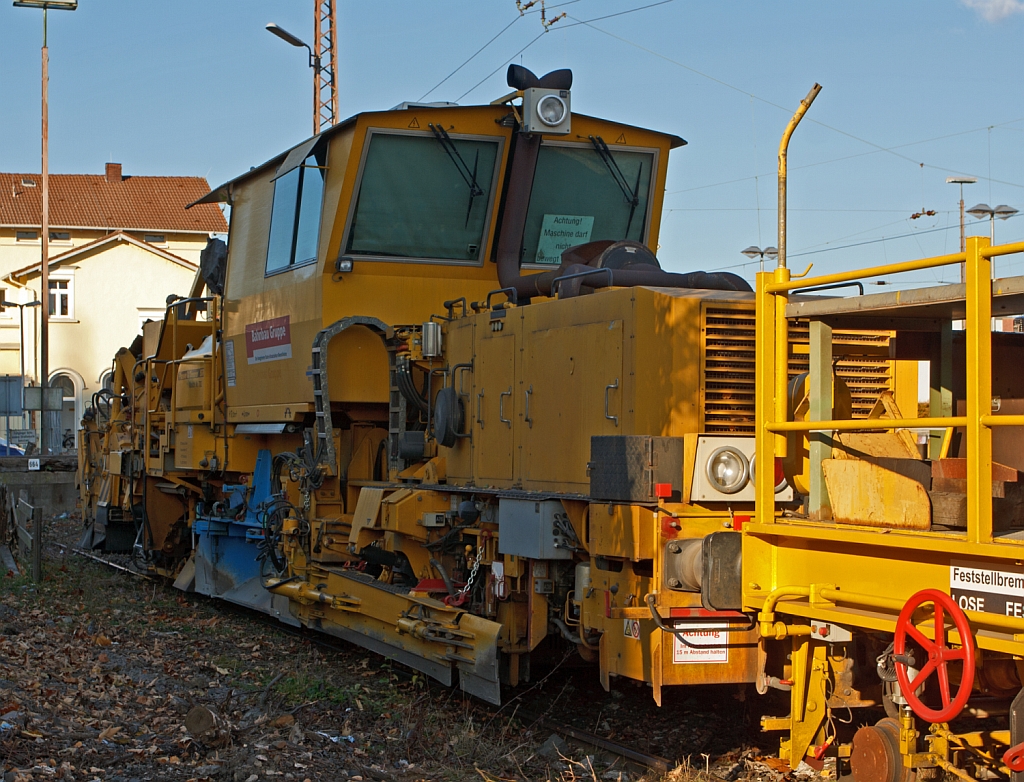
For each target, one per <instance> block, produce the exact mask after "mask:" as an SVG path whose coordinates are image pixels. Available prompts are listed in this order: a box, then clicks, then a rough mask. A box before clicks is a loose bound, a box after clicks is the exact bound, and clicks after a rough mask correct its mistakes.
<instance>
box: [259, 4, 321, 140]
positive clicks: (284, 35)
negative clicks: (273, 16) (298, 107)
mask: <svg viewBox="0 0 1024 782" xmlns="http://www.w3.org/2000/svg"><path fill="white" fill-rule="evenodd" d="M267 32H270V33H273V34H274V35H276V36H277V37H278V38H280V39H281V40H282V41H284V42H285V43H289V44H291V45H292V46H296V47H300V48H301V47H303V46H305V47H306V51H308V52H309V67H310V68H312V69H313V112H314V113H313V135H316V134H317V133H319V132H320V112H319V111H318V109H317V102H318V99H319V95H318V94H317V91H318V90H319V81H318V79H319V77H320V74H322V73H323V72H324V71H325V70H326V69H325V68H324V67H323V66H322V64H321V61H320V55H319V53H317V52H314V51H313V49H312V48H311V47H310V45H309V44H308V43H306V42H305V41H303V40H302V39H301V38H299V37H298V36H297V35H292V34H291V33H290V32H288V31H287V30H285V29H284V28H283V27H281V26H280V25H277V24H275V23H274V22H271V23H270V24H268V25H267ZM331 78H332V79H333V74H332V75H331Z"/></svg>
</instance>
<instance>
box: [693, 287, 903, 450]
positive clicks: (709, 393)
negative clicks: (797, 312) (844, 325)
mask: <svg viewBox="0 0 1024 782" xmlns="http://www.w3.org/2000/svg"><path fill="white" fill-rule="evenodd" d="M789 335H790V355H789V376H790V377H791V378H792V377H795V376H796V375H798V374H800V373H802V372H806V371H807V370H808V365H809V359H808V356H807V354H806V353H795V352H794V351H793V346H794V345H798V344H803V345H806V344H808V327H807V323H806V321H796V322H793V323H791V324H790V330H789ZM704 336H705V339H704V380H705V384H704V405H703V408H704V431H705V432H707V433H709V434H753V433H754V361H755V358H754V341H755V332H754V311H753V309H752V308H741V307H736V308H728V309H727V308H723V307H707V308H705V310H704ZM889 338H890V332H888V331H841V330H838V329H837V330H836V331H835V332H834V333H833V343H834V344H835V345H876V346H879V347H883V346H888V344H889ZM837 373H838V375H839V377H841V378H842V379H843V380H844V381H846V384H847V385H848V386H849V388H850V393H851V394H852V396H853V417H854V418H865V417H866V416H867V414H868V413H869V412H870V411H871V408H872V407H873V406H874V404H875V401H876V400H877V399H878V396H879V394H881V393H882V392H883V391H885V390H887V389H891V388H892V387H893V382H892V375H893V371H892V363H891V362H890V361H889V360H887V359H884V358H877V359H875V358H867V357H860V356H858V357H854V358H843V359H840V360H839V363H838V365H837Z"/></svg>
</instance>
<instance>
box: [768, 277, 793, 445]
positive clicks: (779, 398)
mask: <svg viewBox="0 0 1024 782" xmlns="http://www.w3.org/2000/svg"><path fill="white" fill-rule="evenodd" d="M789 278H790V274H789V269H787V268H785V267H779V268H777V269H776V270H775V273H774V282H776V283H783V284H785V283H787V282H789ZM772 298H773V299H774V304H775V306H774V309H775V378H774V383H773V385H772V388H773V389H774V394H775V415H774V416H773V420H774V421H785V420H786V419H787V418H788V417H789V321H788V320H786V305H787V304H788V303H789V293H788V292H785V291H779V292H776V293H775V294H773V296H772ZM786 445H787V440H786V437H785V436H784V435H783V436H780V437H776V438H775V455H776V456H779V457H785V456H786Z"/></svg>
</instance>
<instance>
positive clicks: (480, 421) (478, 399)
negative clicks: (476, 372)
mask: <svg viewBox="0 0 1024 782" xmlns="http://www.w3.org/2000/svg"><path fill="white" fill-rule="evenodd" d="M483 399H484V389H482V388H481V389H480V393H479V394H477V395H476V422H477V423H478V424H480V428H481V429H483V428H484V419H483V418H481V417H480V403H481V402H483Z"/></svg>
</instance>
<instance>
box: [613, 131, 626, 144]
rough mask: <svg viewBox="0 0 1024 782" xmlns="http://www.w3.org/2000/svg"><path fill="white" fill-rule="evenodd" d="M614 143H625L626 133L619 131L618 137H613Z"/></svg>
mask: <svg viewBox="0 0 1024 782" xmlns="http://www.w3.org/2000/svg"><path fill="white" fill-rule="evenodd" d="M615 143H616V144H625V143H626V134H625V133H620V134H619V137H618V138H617V139H615Z"/></svg>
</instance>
